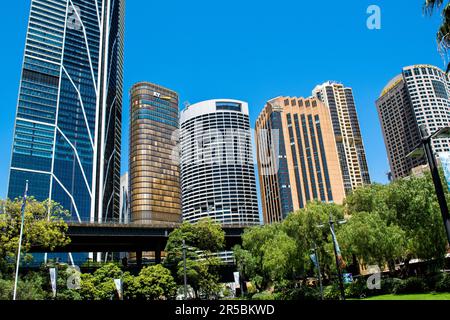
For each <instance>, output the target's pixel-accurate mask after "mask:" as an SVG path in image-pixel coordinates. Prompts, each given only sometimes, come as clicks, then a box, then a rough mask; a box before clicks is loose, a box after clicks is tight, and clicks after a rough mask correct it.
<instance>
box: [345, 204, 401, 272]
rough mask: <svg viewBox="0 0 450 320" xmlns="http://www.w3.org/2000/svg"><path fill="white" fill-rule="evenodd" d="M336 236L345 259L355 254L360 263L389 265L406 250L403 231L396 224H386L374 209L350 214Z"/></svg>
mask: <svg viewBox="0 0 450 320" xmlns="http://www.w3.org/2000/svg"><path fill="white" fill-rule="evenodd" d="M338 240H339V243H340V245H341V247H342V248H343V249H345V250H344V251H343V253H344V255H345V256H346V257H347V259H351V258H352V255H355V256H356V257H357V258H358V260H359V262H361V263H364V264H378V265H379V266H380V267H381V268H383V267H384V266H385V265H386V264H388V263H389V264H390V265H391V267H392V265H393V263H394V261H395V260H396V259H398V258H400V257H402V256H403V255H404V254H405V252H406V244H407V241H406V237H405V232H404V231H403V230H402V229H401V228H400V227H399V226H397V225H394V224H391V225H389V226H388V225H387V223H386V221H384V220H383V219H382V218H381V217H380V215H379V214H378V213H371V214H370V213H367V212H362V213H359V214H356V215H354V216H353V217H352V218H351V219H349V222H348V223H347V224H345V225H344V226H343V227H342V228H341V229H340V230H339V232H338Z"/></svg>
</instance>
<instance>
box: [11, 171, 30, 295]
mask: <svg viewBox="0 0 450 320" xmlns="http://www.w3.org/2000/svg"><path fill="white" fill-rule="evenodd" d="M27 193H28V180H27V181H26V183H25V194H24V196H23V204H22V213H21V215H22V222H21V224H20V235H19V248H18V250H17V261H16V276H15V280H14V294H13V300H16V298H17V282H18V280H19V266H20V252H21V250H22V238H23V225H24V222H25V206H26V204H27Z"/></svg>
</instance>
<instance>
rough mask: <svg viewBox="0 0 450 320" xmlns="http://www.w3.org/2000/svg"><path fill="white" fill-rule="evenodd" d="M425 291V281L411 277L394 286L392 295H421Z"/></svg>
mask: <svg viewBox="0 0 450 320" xmlns="http://www.w3.org/2000/svg"><path fill="white" fill-rule="evenodd" d="M425 291H427V286H426V284H425V281H424V280H423V279H421V278H417V277H411V278H408V279H405V280H402V281H400V282H397V283H396V284H395V285H394V290H393V293H394V294H408V293H423V292H425Z"/></svg>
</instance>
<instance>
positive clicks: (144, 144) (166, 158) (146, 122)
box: [130, 82, 181, 224]
mask: <svg viewBox="0 0 450 320" xmlns="http://www.w3.org/2000/svg"><path fill="white" fill-rule="evenodd" d="M130 96H131V106H130V189H131V219H132V222H133V223H139V224H154V223H166V222H180V221H181V192H180V169H179V163H178V156H177V153H175V152H177V151H178V120H179V118H178V114H179V108H178V94H177V93H176V92H174V91H172V90H169V89H166V88H164V87H161V86H158V85H156V84H152V83H148V82H141V83H137V84H135V85H134V86H133V88H132V89H131V92H130Z"/></svg>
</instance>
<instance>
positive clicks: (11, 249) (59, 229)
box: [0, 198, 70, 272]
mask: <svg viewBox="0 0 450 320" xmlns="http://www.w3.org/2000/svg"><path fill="white" fill-rule="evenodd" d="M0 209H1V213H0V270H2V271H3V272H9V271H11V268H12V267H13V264H14V263H11V262H13V261H14V257H15V256H16V254H17V249H18V244H19V234H20V224H21V216H22V211H21V209H22V201H21V200H20V199H16V200H15V201H11V200H5V201H0ZM67 214H68V213H67V211H65V210H64V209H63V208H62V207H61V206H60V205H59V204H57V203H55V202H53V201H44V202H39V201H37V200H35V199H33V198H29V199H28V200H27V205H26V207H25V219H24V232H23V241H22V253H23V254H24V256H25V257H26V259H27V260H30V259H31V256H30V255H27V254H26V253H27V252H29V250H30V249H31V248H32V246H40V247H43V248H48V251H49V252H50V251H52V250H54V249H55V248H56V247H60V246H65V245H67V244H68V243H69V242H70V239H69V238H68V237H67V236H66V232H67V224H66V223H65V222H64V219H63V218H64V217H65V216H67Z"/></svg>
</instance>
